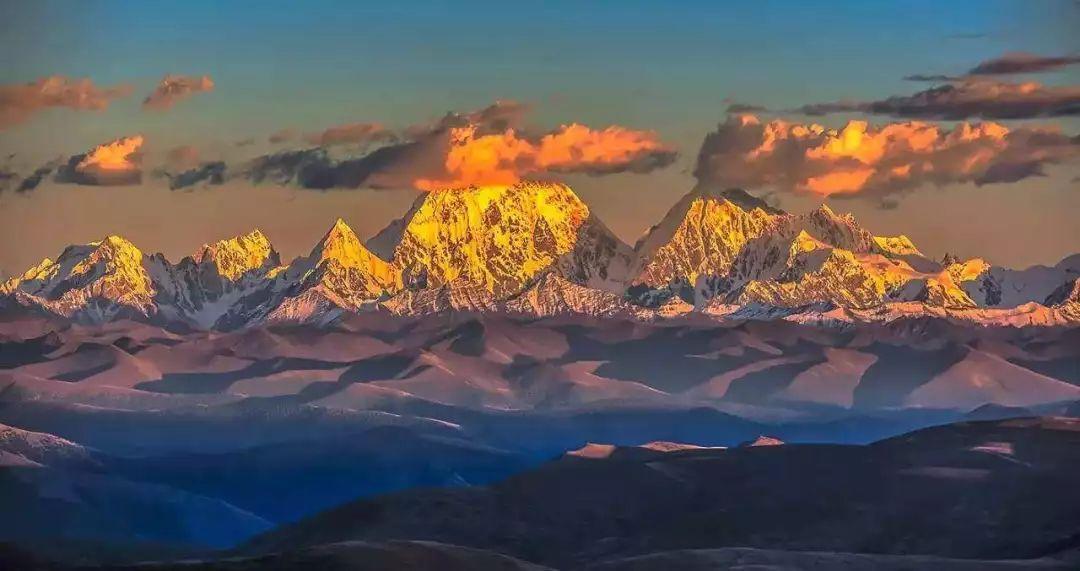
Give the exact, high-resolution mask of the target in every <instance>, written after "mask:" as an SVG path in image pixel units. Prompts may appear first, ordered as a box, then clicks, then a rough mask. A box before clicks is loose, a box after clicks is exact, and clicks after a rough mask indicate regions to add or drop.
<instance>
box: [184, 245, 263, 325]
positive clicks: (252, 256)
mask: <svg viewBox="0 0 1080 571" xmlns="http://www.w3.org/2000/svg"><path fill="white" fill-rule="evenodd" d="M280 266H281V257H280V256H279V255H278V253H277V251H276V250H274V247H273V246H271V245H270V241H269V240H267V239H266V236H264V235H263V233H262V232H260V231H258V230H255V231H254V232H251V233H250V234H246V235H244V236H238V237H236V238H230V239H228V240H221V241H219V242H217V243H215V244H207V245H205V246H203V247H202V248H200V249H199V251H197V252H196V253H195V254H194V255H191V256H188V257H186V258H184V259H182V260H180V263H178V264H177V265H176V267H175V268H173V271H172V272H171V275H172V277H173V279H174V284H175V286H174V288H175V291H176V292H177V300H176V303H177V305H178V306H179V308H181V310H182V312H183V313H184V314H185V315H186V316H188V317H189V318H190V319H191V320H193V321H195V322H196V323H198V324H201V325H204V326H212V325H213V324H214V323H215V322H216V321H217V320H218V319H219V318H220V317H221V315H222V314H223V313H224V312H225V311H226V310H227V309H228V307H229V305H230V304H232V303H234V302H235V301H236V300H237V299H238V298H239V297H240V296H242V295H243V294H244V293H246V292H248V291H249V290H252V289H256V288H258V287H259V286H260V285H261V284H262V282H263V281H264V280H266V279H267V278H268V277H269V276H270V275H271V274H272V273H273V272H275V271H277V270H278V269H279V268H280Z"/></svg>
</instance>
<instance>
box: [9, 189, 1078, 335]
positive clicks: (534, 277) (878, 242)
mask: <svg viewBox="0 0 1080 571" xmlns="http://www.w3.org/2000/svg"><path fill="white" fill-rule="evenodd" d="M1078 279H1080V255H1073V256H1070V257H1068V258H1065V259H1064V260H1062V261H1061V262H1059V263H1058V264H1056V265H1054V266H1035V267H1031V268H1027V269H1023V270H1013V269H1008V268H1002V267H998V266H994V265H992V264H990V263H988V262H986V261H985V260H983V259H981V258H974V259H969V260H960V259H956V258H955V257H952V256H946V257H945V258H944V259H942V260H933V259H930V258H928V257H927V256H925V255H923V254H922V253H921V252H920V251H919V249H918V248H917V247H916V245H915V244H914V243H913V242H912V241H911V240H910V239H909V238H907V237H906V236H903V235H900V236H876V235H874V234H872V233H871V232H869V231H868V230H866V229H864V228H863V227H861V226H860V225H859V224H858V223H857V222H856V221H855V219H854V218H853V217H852V216H850V215H840V214H837V213H835V212H833V211H832V210H831V209H830V208H829V207H827V206H824V205H823V206H821V207H820V208H818V209H816V210H814V211H812V212H809V213H804V214H790V213H785V212H782V211H780V210H778V209H776V208H773V207H771V206H769V205H768V204H767V203H765V202H764V201H762V200H760V199H758V198H755V197H753V196H751V195H750V194H748V193H746V192H744V191H741V190H737V189H729V190H723V191H716V190H709V189H702V188H699V189H695V190H694V191H692V192H691V193H689V194H687V195H686V196H685V197H683V198H682V199H681V200H680V201H679V202H678V203H677V204H676V205H675V206H674V207H673V208H672V209H671V210H670V211H669V212H668V213H667V215H666V216H665V217H664V218H663V219H662V220H661V221H660V222H659V223H658V224H656V225H655V226H653V227H651V228H650V229H649V230H648V231H647V232H646V233H645V234H644V235H643V236H642V237H641V239H640V240H638V242H637V243H636V245H635V246H634V247H632V248H631V247H630V246H628V245H627V244H624V243H623V242H622V241H621V240H619V239H618V237H616V236H615V235H614V234H613V233H612V232H611V231H610V230H609V229H608V228H607V227H606V226H605V225H604V224H603V222H601V221H600V220H599V219H598V218H597V217H596V215H595V214H594V213H592V212H591V211H590V209H589V207H588V205H586V204H585V202H583V201H582V200H581V199H580V198H579V197H578V196H577V195H576V194H575V193H574V192H573V191H572V190H571V189H570V188H569V187H567V186H565V185H563V184H557V183H540V182H522V183H519V184H516V185H511V186H490V187H469V188H458V189H443V190H436V191H431V192H427V193H424V194H422V195H421V196H420V197H419V198H418V199H417V200H416V202H415V203H414V204H413V206H412V207H411V208H410V209H409V211H408V212H407V213H406V214H405V215H404V216H403V217H402V218H400V219H398V220H395V221H393V222H391V223H390V224H389V225H388V226H387V227H386V228H385V229H383V230H382V231H381V232H379V233H378V234H376V235H375V236H374V237H372V238H371V239H370V240H368V241H367V242H366V243H364V242H363V241H362V240H361V239H360V238H359V237H358V236H357V235H356V233H355V232H353V230H352V229H351V228H349V226H348V225H346V224H345V223H344V222H343V221H342V220H340V219H339V220H337V221H336V222H335V223H334V225H333V226H332V227H331V228H330V230H329V231H328V232H327V233H326V235H325V236H324V237H323V238H322V239H321V240H320V241H319V242H318V244H316V245H315V246H314V248H312V250H311V252H310V253H309V254H308V255H307V256H301V257H299V258H296V259H295V260H293V261H291V262H288V263H284V262H283V261H282V260H281V256H280V255H279V254H278V252H277V251H276V250H275V249H274V247H273V246H272V245H271V243H270V241H269V240H268V239H267V238H266V236H264V235H263V234H262V233H261V232H259V231H258V230H255V231H253V232H251V233H250V234H247V235H244V236H238V237H235V238H230V239H226V240H221V241H219V242H216V243H213V244H207V245H204V246H202V247H201V248H199V249H198V250H197V251H196V252H195V253H193V254H192V255H190V256H187V257H184V258H183V259H181V260H180V261H179V262H177V263H173V262H170V261H169V260H167V259H166V258H165V257H164V256H163V255H161V254H146V253H144V252H142V251H141V250H140V249H139V248H137V247H136V246H135V245H134V244H132V243H131V242H129V241H128V240H126V239H124V238H122V237H119V236H108V237H106V238H104V239H102V240H100V241H97V242H92V243H89V244H85V245H73V246H69V247H68V248H66V249H64V251H63V252H61V253H60V255H59V256H58V257H57V258H56V259H55V260H52V259H45V260H43V261H42V262H41V263H40V264H38V265H37V266H35V267H33V268H30V269H29V270H27V271H25V272H24V273H22V274H20V275H17V276H14V277H11V278H9V279H8V280H7V281H5V282H4V283H3V284H2V285H0V299H2V300H3V301H2V303H3V304H4V305H7V306H11V307H24V308H32V309H34V310H36V311H40V312H43V313H45V314H48V315H52V316H61V317H64V318H70V319H73V320H75V321H77V322H83V323H103V322H108V321H112V320H116V319H135V320H138V321H144V322H150V323H155V324H160V325H167V326H171V327H185V328H193V329H217V330H232V329H238V328H245V327H250V326H254V325H258V324H274V323H308V324H326V323H329V322H331V321H333V320H334V319H337V318H338V317H340V316H341V315H343V314H345V313H350V312H362V311H386V312H390V313H393V314H398V315H424V314H430V313H437V312H442V311H447V310H458V311H469V312H496V313H506V314H515V315H525V316H552V315H563V314H585V315H591V316H620V317H626V318H632V319H640V320H656V319H667V318H672V317H677V316H708V317H710V318H714V319H774V318H783V319H789V320H796V321H803V322H814V323H825V324H831V325H841V326H842V325H844V324H850V323H856V322H867V321H870V322H880V321H890V320H894V319H896V318H898V317H902V316H917V315H927V316H938V317H945V318H948V319H952V320H957V321H963V322H972V323H978V324H983V325H986V324H991V325H1010V326H1026V325H1042V326H1045V325H1073V324H1076V323H1080V281H1078Z"/></svg>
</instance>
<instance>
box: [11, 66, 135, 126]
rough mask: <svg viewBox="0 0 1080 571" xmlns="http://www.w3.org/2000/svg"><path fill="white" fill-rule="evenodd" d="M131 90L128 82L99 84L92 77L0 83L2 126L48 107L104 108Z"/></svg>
mask: <svg viewBox="0 0 1080 571" xmlns="http://www.w3.org/2000/svg"><path fill="white" fill-rule="evenodd" d="M131 91H132V89H131V86H128V85H117V86H113V87H97V86H95V85H94V83H93V82H92V81H90V80H89V79H70V78H67V77H63V76H60V75H53V76H50V77H43V78H41V79H38V80H37V81H33V82H30V83H22V84H16V85H0V129H7V128H8V127H11V126H13V125H17V124H19V123H22V122H23V121H26V120H27V119H29V118H30V117H31V116H33V115H34V114H36V113H37V112H39V111H41V110H44V109H48V108H57V107H64V108H67V109H75V110H80V111H87V110H89V111H103V110H105V109H107V108H108V107H109V104H110V103H112V101H113V100H114V99H119V98H123V97H127V96H128V95H130V94H131Z"/></svg>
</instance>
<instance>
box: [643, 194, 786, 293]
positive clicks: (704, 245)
mask: <svg viewBox="0 0 1080 571" xmlns="http://www.w3.org/2000/svg"><path fill="white" fill-rule="evenodd" d="M779 214H780V212H779V211H777V210H775V209H773V208H771V207H770V206H769V205H767V204H766V203H765V202H764V201H762V200H759V199H757V198H754V197H752V196H750V195H749V194H747V193H745V192H743V191H741V190H727V191H723V192H710V191H706V190H695V191H694V192H691V193H690V194H688V195H686V196H685V197H683V199H682V200H680V201H679V202H678V203H677V204H676V205H675V206H674V207H672V209H671V210H670V211H669V212H668V214H667V215H666V216H665V217H664V219H663V220H662V221H661V222H660V223H659V224H657V225H656V226H653V227H652V228H650V229H649V231H648V232H647V233H646V234H645V236H643V237H642V238H641V240H639V241H638V243H637V245H636V246H635V247H634V251H635V254H636V255H637V260H636V262H635V264H634V270H633V272H632V274H633V278H632V282H633V284H642V285H646V286H650V287H663V286H665V285H668V284H670V283H673V282H677V281H680V280H681V281H683V282H686V283H689V284H693V283H694V282H695V281H696V280H697V278H698V276H701V275H723V274H727V273H729V272H730V271H731V267H732V265H733V264H734V262H735V259H736V258H737V257H738V255H739V253H740V252H741V251H742V249H743V248H744V247H745V246H746V244H747V243H748V242H749V241H750V240H753V239H755V238H758V237H760V236H761V235H762V234H764V233H765V232H766V231H767V230H769V229H770V228H771V227H772V226H773V225H774V224H775V220H776V217H777V216H778V215H779Z"/></svg>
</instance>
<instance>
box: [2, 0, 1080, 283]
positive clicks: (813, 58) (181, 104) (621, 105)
mask: <svg viewBox="0 0 1080 571" xmlns="http://www.w3.org/2000/svg"><path fill="white" fill-rule="evenodd" d="M1077 29H1080V5H1078V4H1077V3H1076V2H1073V1H1046V2H1030V1H1024V0H1015V1H993V0H978V1H962V0H956V1H951V2H940V1H935V2H930V1H925V2H921V1H912V2H903V3H893V2H864V1H851V2H839V1H837V2H829V3H804V2H779V1H761V0H758V1H753V2H714V1H697V2H694V1H688V2H679V3H670V2H641V1H627V0H624V1H619V2H615V1H611V2H588V3H582V2H543V3H540V2H535V3H533V2H521V3H506V2H392V3H391V2H387V3H378V4H376V3H373V2H319V1H308V2H304V3H296V2H274V1H260V2H246V1H232V2H209V1H206V2H202V1H189V2H184V3H158V2H99V1H86V2H78V3H71V2H51V1H41V2H3V3H0V179H3V180H6V181H7V188H5V189H4V190H2V191H0V272H2V273H4V274H6V275H11V274H15V273H21V272H22V271H23V270H25V269H26V268H27V267H29V266H31V265H33V264H36V263H37V262H38V261H40V260H41V259H42V258H44V257H46V256H49V257H55V256H56V255H58V254H59V253H60V251H61V250H62V249H63V247H64V246H66V245H68V244H71V243H86V242H90V241H93V240H97V239H100V238H101V237H103V236H105V235H108V234H119V235H122V236H125V237H127V238H129V239H130V240H132V241H133V242H135V243H136V244H137V245H138V246H139V247H140V248H142V249H143V250H144V251H146V252H158V251H160V252H164V253H165V254H166V255H167V256H169V257H170V258H171V259H173V260H174V261H175V260H177V259H179V257H181V256H183V255H186V254H188V253H191V252H193V251H195V250H196V249H197V248H198V246H199V245H201V244H203V243H205V242H209V241H214V240H218V239H222V238H227V237H229V236H232V235H236V234H239V233H245V232H248V231H250V230H251V229H253V228H255V227H258V228H260V229H261V230H263V232H264V233H266V234H267V235H268V236H269V237H270V239H271V240H272V241H273V243H274V245H275V246H276V247H277V249H278V250H279V251H281V253H282V254H283V257H285V258H287V259H288V258H291V257H293V256H296V255H300V254H302V253H306V251H307V250H308V249H310V248H311V246H312V245H313V244H314V243H315V242H316V241H317V240H318V239H319V237H320V236H321V235H322V234H323V233H325V231H326V230H327V229H328V228H329V227H330V226H331V225H332V224H333V222H334V220H335V219H336V218H338V217H341V218H344V219H345V220H346V221H347V222H348V223H349V224H350V225H351V226H352V227H353V228H354V229H355V230H356V231H357V233H358V234H359V235H360V236H361V237H364V238H366V237H368V236H371V235H373V234H374V233H376V232H377V231H378V230H379V229H381V228H382V227H383V226H385V225H386V224H387V223H388V222H390V221H391V220H392V219H394V218H396V217H398V216H400V215H402V214H403V213H404V212H405V211H406V210H407V209H408V207H409V205H410V204H411V203H412V202H413V201H414V200H415V199H416V197H417V195H418V193H420V192H424V191H426V190H430V189H432V188H437V187H439V186H443V185H448V186H454V185H465V184H474V183H475V184H488V183H505V182H512V181H513V180H519V179H524V178H545V179H555V180H561V181H564V182H567V183H568V184H570V185H571V186H572V187H573V188H574V189H575V191H577V192H578V194H579V195H580V196H581V197H582V198H583V199H584V200H585V201H586V202H587V203H588V204H589V205H590V207H591V208H592V210H593V211H594V212H595V213H596V214H597V216H599V217H600V218H601V219H602V220H603V221H604V222H605V223H606V224H607V225H608V226H609V227H610V228H611V229H612V230H614V231H615V232H616V234H618V235H619V236H620V237H622V238H623V239H624V240H625V241H627V242H628V243H631V244H632V243H633V242H634V241H635V240H636V239H637V238H638V237H639V236H640V235H641V233H642V232H643V231H645V230H646V229H647V228H648V227H649V226H650V225H652V224H654V223H656V222H657V221H658V220H659V219H660V218H661V217H662V216H663V215H664V213H665V212H667V210H668V209H669V208H670V207H671V206H672V205H673V204H674V203H675V202H676V201H677V200H678V199H679V198H680V197H682V196H683V195H684V194H685V193H687V192H689V191H690V190H691V189H693V188H694V187H695V186H713V185H715V186H742V187H745V188H747V189H748V190H749V191H751V192H752V193H755V194H758V195H761V196H766V197H767V198H768V200H770V201H772V202H773V203H775V204H777V205H779V206H781V207H782V208H784V209H786V210H789V211H793V212H801V211H805V210H809V209H811V208H814V207H815V206H817V205H818V204H821V203H823V202H827V203H828V204H829V205H830V206H831V207H832V208H833V209H834V210H837V211H841V212H851V213H853V214H854V215H855V216H856V218H857V219H858V220H859V221H860V223H861V224H862V225H863V226H865V227H867V228H868V229H869V230H871V231H873V232H874V233H876V234H897V233H904V234H906V235H908V236H909V237H911V238H912V239H913V240H914V241H915V243H916V244H917V245H918V246H919V247H920V248H921V249H922V250H923V251H924V252H925V253H927V254H928V255H932V256H935V257H938V256H941V255H943V254H944V253H946V252H951V253H955V254H958V255H960V256H962V257H969V256H982V257H985V258H987V259H989V260H991V261H992V262H994V263H998V264H1003V265H1007V266H1012V267H1024V266H1027V265H1031V264H1038V263H1041V264H1050V263H1054V262H1056V261H1057V260H1059V259H1061V258H1063V257H1064V256H1066V255H1068V254H1072V253H1076V252H1080V224H1077V222H1076V220H1077V213H1080V164H1078V153H1077V149H1078V148H1080V143H1078V141H1080V139H1076V138H1075V137H1076V136H1077V135H1078V134H1080V119H1078V114H1077V109H1080V65H1077V64H1076V61H1074V60H1076V56H1077V54H1080V36H1078V35H1077V34H1076V33H1075V30H1077ZM1017 54H1021V55H1020V56H1017ZM988 62H989V63H991V64H993V63H995V62H996V63H997V65H985V66H983V65H981V64H985V63H988ZM976 72H977V73H976ZM916 75H921V76H934V77H931V78H924V79H923V80H912V79H905V78H909V77H910V76H916ZM926 79H929V81H927V80H926ZM83 80H85V81H83ZM1032 86H1034V87H1032ZM933 90H939V91H933ZM928 91H929V93H926V92H928ZM849 121H857V122H859V121H862V122H865V123H856V124H854V126H852V125H849ZM912 122H916V123H917V124H916V125H913V124H912ZM988 122H991V123H992V125H991V126H989V127H988V126H987V123H988ZM341 126H348V128H341ZM334 127H338V129H337V130H334V129H333V128H334ZM124 137H130V138H129V139H123V138H124ZM271 139H273V141H271ZM113 141H121V142H120V143H117V144H115V145H113V146H107V147H104V148H103V149H102V150H101V151H99V152H96V153H95V152H91V151H92V150H93V149H94V148H95V147H97V146H98V145H102V144H106V143H110V142H113ZM288 153H292V154H291V155H289V157H291V159H290V160H292V161H293V162H291V163H290V162H289V161H288V160H286V158H288V157H285V156H283V155H284V154H288ZM320 153H321V154H320ZM84 155H85V156H84ZM493 157H494V158H493ZM296 161H301V162H302V163H303V164H305V165H310V164H315V167H318V173H319V174H320V176H318V177H314V182H313V177H311V176H308V175H306V174H305V173H309V172H312V171H310V170H307V171H305V170H304V169H299V170H298V169H297V167H296ZM215 165H219V166H215ZM290 165H291V166H290ZM305 168H308V167H305ZM310 168H314V167H310ZM215 169H221V170H220V174H221V176H220V177H219V178H215V173H219V171H218V170H215ZM35 171H39V172H41V173H42V174H41V176H39V177H37V179H38V180H36V182H34V183H33V184H29V183H27V181H28V180H31V181H32V180H34V177H33V176H32V175H33V174H34V173H35ZM191 181H194V182H191ZM0 182H2V181H0ZM189 182H190V184H189ZM171 186H173V187H175V188H170V187H171ZM27 187H32V188H27Z"/></svg>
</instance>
